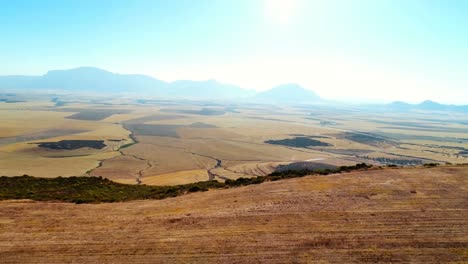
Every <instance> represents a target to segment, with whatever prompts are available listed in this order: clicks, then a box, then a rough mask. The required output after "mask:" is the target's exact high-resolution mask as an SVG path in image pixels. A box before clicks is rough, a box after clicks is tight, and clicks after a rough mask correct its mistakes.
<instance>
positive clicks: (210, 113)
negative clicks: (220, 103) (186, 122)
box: [161, 108, 226, 116]
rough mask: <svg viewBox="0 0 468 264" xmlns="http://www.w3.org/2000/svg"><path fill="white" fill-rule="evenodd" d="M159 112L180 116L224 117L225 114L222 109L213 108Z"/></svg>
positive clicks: (164, 110)
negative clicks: (180, 114) (179, 114)
mask: <svg viewBox="0 0 468 264" xmlns="http://www.w3.org/2000/svg"><path fill="white" fill-rule="evenodd" d="M161 112H172V113H182V114H192V115H204V116H216V115H224V114H225V113H226V111H225V110H223V109H215V108H202V109H200V110H192V109H161Z"/></svg>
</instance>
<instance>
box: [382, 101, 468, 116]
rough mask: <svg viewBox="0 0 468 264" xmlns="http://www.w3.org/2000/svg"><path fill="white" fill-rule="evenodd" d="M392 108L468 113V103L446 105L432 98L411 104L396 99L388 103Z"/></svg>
mask: <svg viewBox="0 0 468 264" xmlns="http://www.w3.org/2000/svg"><path fill="white" fill-rule="evenodd" d="M386 107H387V108H388V109H390V110H394V111H411V110H424V111H455V112H464V113H468V105H446V104H440V103H437V102H434V101H431V100H426V101H424V102H422V103H419V104H409V103H405V102H401V101H396V102H393V103H390V104H388V105H386Z"/></svg>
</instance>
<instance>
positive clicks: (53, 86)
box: [0, 67, 468, 113]
mask: <svg viewBox="0 0 468 264" xmlns="http://www.w3.org/2000/svg"><path fill="white" fill-rule="evenodd" d="M7 90H15V91H33V90H39V91H50V92H54V91H69V92H75V93H83V92H85V93H86V92H87V93H91V92H92V93H104V94H135V95H144V96H149V97H154V96H157V97H163V98H185V99H203V100H209V99H243V100H247V101H257V102H266V103H310V102H324V101H322V99H321V98H320V97H319V96H318V95H317V94H316V93H314V92H313V91H311V90H308V89H305V88H303V87H301V86H300V85H298V84H294V83H289V84H283V85H279V86H276V87H273V88H271V89H270V90H267V91H263V92H259V93H256V92H255V91H254V90H248V89H242V88H241V87H238V86H235V85H230V84H223V83H219V82H217V81H216V80H207V81H190V80H180V81H175V82H165V81H162V80H158V79H155V78H153V77H150V76H146V75H138V74H117V73H112V72H109V71H106V70H102V69H99V68H94V67H80V68H75V69H70V70H54V71H49V72H47V73H46V74H44V75H42V76H22V75H14V76H0V91H7ZM0 100H1V98H0ZM383 107H385V109H387V110H389V111H412V110H425V111H458V112H466V113H468V105H464V106H457V105H445V104H439V103H437V102H434V101H424V102H422V103H420V104H408V103H405V102H401V101H397V102H393V103H391V104H387V105H384V106H383Z"/></svg>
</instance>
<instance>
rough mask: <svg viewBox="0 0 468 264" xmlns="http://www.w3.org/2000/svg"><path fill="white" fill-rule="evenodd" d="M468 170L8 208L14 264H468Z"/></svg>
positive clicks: (3, 219)
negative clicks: (262, 263) (107, 202)
mask: <svg viewBox="0 0 468 264" xmlns="http://www.w3.org/2000/svg"><path fill="white" fill-rule="evenodd" d="M467 189H468V169H467V167H438V168H431V169H385V170H370V171H366V172H352V173H348V174H340V175H332V176H326V177H305V178H298V179H290V180H283V181H277V182H268V183H264V184H260V185H251V186H247V187H240V188H235V189H228V190H216V191H208V192H202V193H196V194H189V195H185V196H181V197H177V198H171V199H166V200H157V201H139V202H128V203H117V204H115V203H114V204H86V205H74V204H66V203H43V202H28V201H5V202H1V203H0V204H1V206H0V226H1V228H0V241H3V242H0V255H1V257H2V262H3V263H44V262H47V263H70V262H79V263H147V262H152V263H154V262H158V263H161V262H165V263H180V262H189V263H220V262H224V263H240V262H242V263H252V262H267V263H311V262H312V263H329V262H333V263H351V262H361V263H389V262H392V263H396V262H403V263H408V262H411V263H450V262H451V263H464V262H466V261H467V260H468V258H467V252H468V231H467V230H468V220H467V219H468V205H467V199H468V196H467V193H468V192H467Z"/></svg>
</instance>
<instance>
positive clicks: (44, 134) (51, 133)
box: [0, 129, 89, 145]
mask: <svg viewBox="0 0 468 264" xmlns="http://www.w3.org/2000/svg"><path fill="white" fill-rule="evenodd" d="M88 131H89V130H80V129H49V130H45V131H40V132H36V133H29V134H24V135H20V136H16V137H6V138H0V145H2V144H11V143H17V142H27V141H32V140H41V139H47V138H53V137H60V136H66V135H73V134H78V133H83V132H88Z"/></svg>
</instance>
